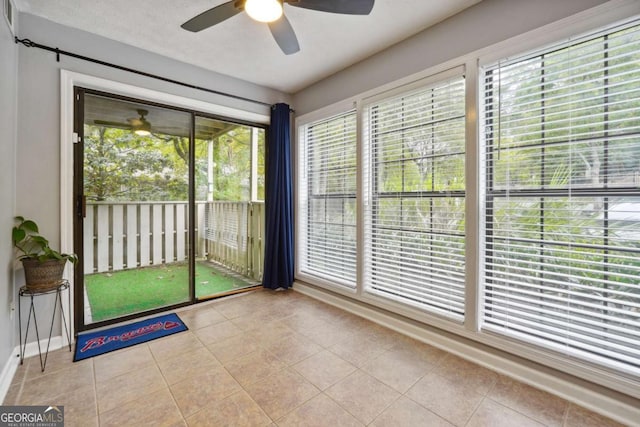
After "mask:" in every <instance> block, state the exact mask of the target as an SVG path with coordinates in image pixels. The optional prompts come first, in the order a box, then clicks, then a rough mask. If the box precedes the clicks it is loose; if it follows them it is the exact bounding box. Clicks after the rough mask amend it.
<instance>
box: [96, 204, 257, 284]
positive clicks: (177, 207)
mask: <svg viewBox="0 0 640 427" xmlns="http://www.w3.org/2000/svg"><path fill="white" fill-rule="evenodd" d="M195 213H196V220H195V224H196V258H199V259H208V260H212V261H215V262H218V263H220V264H222V265H224V266H225V267H227V268H229V269H231V270H233V271H235V272H237V273H239V274H242V275H244V276H247V277H249V278H251V279H254V280H261V279H262V269H263V253H264V249H263V240H264V203H263V202H197V203H196V212H195ZM187 230H188V204H187V202H119V203H113V202H93V203H87V215H86V217H85V219H84V273H85V274H91V273H102V272H110V271H119V270H126V269H133V268H138V267H145V266H151V265H161V264H171V263H174V262H181V261H185V260H186V259H187V255H188V247H189V241H188V233H187Z"/></svg>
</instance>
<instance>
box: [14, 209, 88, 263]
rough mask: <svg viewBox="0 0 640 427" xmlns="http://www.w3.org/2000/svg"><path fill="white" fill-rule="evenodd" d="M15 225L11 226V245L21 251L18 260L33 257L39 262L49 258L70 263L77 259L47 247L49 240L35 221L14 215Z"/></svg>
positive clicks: (74, 256) (73, 255)
mask: <svg viewBox="0 0 640 427" xmlns="http://www.w3.org/2000/svg"><path fill="white" fill-rule="evenodd" d="M15 220H16V225H14V227H13V231H12V239H13V246H14V247H15V248H16V249H17V250H18V251H19V252H21V253H22V255H20V256H18V259H19V260H24V259H34V260H38V261H41V262H44V261H50V260H67V261H70V262H72V263H74V264H75V263H76V261H78V257H77V256H76V255H75V254H65V253H61V252H58V251H56V250H54V249H51V247H49V241H48V240H47V239H46V238H44V237H43V236H41V235H40V233H39V231H38V225H37V224H36V223H35V221H33V220H30V219H25V218H23V217H21V216H17V217H15Z"/></svg>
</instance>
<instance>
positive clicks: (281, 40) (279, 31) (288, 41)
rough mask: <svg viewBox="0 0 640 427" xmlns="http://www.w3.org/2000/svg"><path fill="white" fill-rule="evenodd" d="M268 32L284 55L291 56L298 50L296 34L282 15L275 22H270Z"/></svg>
mask: <svg viewBox="0 0 640 427" xmlns="http://www.w3.org/2000/svg"><path fill="white" fill-rule="evenodd" d="M269 30H271V34H272V35H273V38H274V39H276V43H278V46H280V49H282V51H283V52H284V53H285V55H291V54H292V53H296V52H298V51H299V50H300V45H299V44H298V38H297V37H296V33H295V31H293V27H292V26H291V23H290V22H289V20H288V19H287V17H286V16H284V15H282V17H281V18H280V19H278V20H277V21H275V22H270V23H269Z"/></svg>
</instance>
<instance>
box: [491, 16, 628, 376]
mask: <svg viewBox="0 0 640 427" xmlns="http://www.w3.org/2000/svg"><path fill="white" fill-rule="evenodd" d="M483 120H484V126H485V131H484V139H485V146H486V163H485V166H486V224H485V227H486V236H485V239H486V247H485V288H484V315H483V329H484V330H488V331H493V332H497V333H499V334H502V335H507V336H510V337H513V338H516V339H519V340H523V341H526V342H529V343H533V344H536V345H541V346H544V347H547V348H551V349H554V350H557V351H560V352H562V353H565V354H569V355H570V356H573V357H578V358H582V359H585V360H588V361H591V362H595V363H599V364H601V365H602V364H604V365H607V366H609V367H615V368H617V369H624V370H627V371H629V370H631V371H633V372H635V373H638V372H639V369H640V27H638V26H634V27H631V28H625V29H617V30H615V31H609V32H608V33H606V34H598V35H597V36H593V37H591V38H588V39H583V40H574V41H572V42H571V43H567V44H565V45H562V46H555V47H554V48H552V49H547V50H546V51H544V52H537V53H535V54H532V55H530V56H527V57H522V58H519V59H516V60H511V61H508V62H504V63H498V64H494V65H493V66H490V67H487V68H486V69H485V72H484V117H483Z"/></svg>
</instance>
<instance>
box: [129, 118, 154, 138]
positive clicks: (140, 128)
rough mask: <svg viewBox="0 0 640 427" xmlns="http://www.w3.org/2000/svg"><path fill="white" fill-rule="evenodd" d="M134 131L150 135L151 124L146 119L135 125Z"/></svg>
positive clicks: (137, 133)
mask: <svg viewBox="0 0 640 427" xmlns="http://www.w3.org/2000/svg"><path fill="white" fill-rule="evenodd" d="M133 133H135V134H136V135H138V136H149V135H151V124H150V123H149V122H148V121H146V120H145V121H144V122H142V123H140V124H139V125H137V126H134V129H133Z"/></svg>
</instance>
